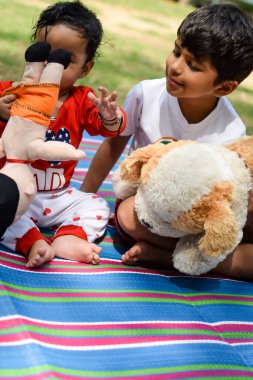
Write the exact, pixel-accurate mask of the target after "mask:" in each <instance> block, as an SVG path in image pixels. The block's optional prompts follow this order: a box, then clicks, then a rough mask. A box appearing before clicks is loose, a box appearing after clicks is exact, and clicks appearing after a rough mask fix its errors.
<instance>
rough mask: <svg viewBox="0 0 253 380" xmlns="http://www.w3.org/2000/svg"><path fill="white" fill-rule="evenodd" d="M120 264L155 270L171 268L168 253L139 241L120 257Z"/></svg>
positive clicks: (170, 257)
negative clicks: (145, 266) (150, 267)
mask: <svg viewBox="0 0 253 380" xmlns="http://www.w3.org/2000/svg"><path fill="white" fill-rule="evenodd" d="M122 262H123V264H126V265H145V264H147V265H149V266H151V265H152V266H153V267H156V268H161V267H163V269H170V268H171V267H172V256H171V253H170V252H169V251H166V250H164V249H162V248H159V247H156V246H153V245H151V244H149V243H146V242H144V241H139V242H137V243H135V245H134V246H133V247H131V248H130V249H129V250H128V251H126V252H125V253H124V254H123V255H122Z"/></svg>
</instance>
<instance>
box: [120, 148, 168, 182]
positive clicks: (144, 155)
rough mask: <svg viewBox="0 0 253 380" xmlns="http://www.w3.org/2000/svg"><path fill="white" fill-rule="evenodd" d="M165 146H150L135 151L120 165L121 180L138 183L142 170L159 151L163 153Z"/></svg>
mask: <svg viewBox="0 0 253 380" xmlns="http://www.w3.org/2000/svg"><path fill="white" fill-rule="evenodd" d="M164 149H165V146H164V145H163V144H158V143H156V144H150V145H147V146H145V147H143V148H139V149H137V150H135V151H133V152H132V153H131V154H130V156H129V157H127V158H126V159H125V160H124V161H123V162H122V163H121V165H120V171H121V178H122V179H123V180H125V181H130V182H135V181H138V179H139V178H140V175H141V169H142V166H143V165H144V164H146V163H147V162H148V161H149V159H150V158H151V157H154V156H155V155H157V153H158V152H159V151H161V152H162V151H163V150H164Z"/></svg>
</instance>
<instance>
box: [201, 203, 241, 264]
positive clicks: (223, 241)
mask: <svg viewBox="0 0 253 380" xmlns="http://www.w3.org/2000/svg"><path fill="white" fill-rule="evenodd" d="M204 230H205V234H204V236H203V237H202V238H201V239H200V241H199V248H200V250H201V251H202V252H204V254H205V255H206V256H209V257H217V256H219V255H220V254H222V253H224V252H225V251H227V250H229V249H232V248H233V247H234V245H235V243H236V237H237V233H238V228H237V225H236V222H235V218H234V215H233V212H232V210H231V208H230V203H229V202H228V201H227V200H221V201H216V202H214V203H213V205H212V208H211V210H210V212H209V214H208V217H207V219H206V221H205V223H204Z"/></svg>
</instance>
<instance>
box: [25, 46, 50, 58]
mask: <svg viewBox="0 0 253 380" xmlns="http://www.w3.org/2000/svg"><path fill="white" fill-rule="evenodd" d="M50 51H51V46H50V44H49V43H48V42H46V41H39V42H35V44H33V45H31V46H29V47H28V48H27V50H26V52H25V60H26V62H45V61H47V59H48V55H49V53H50Z"/></svg>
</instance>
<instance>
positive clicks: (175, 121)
mask: <svg viewBox="0 0 253 380" xmlns="http://www.w3.org/2000/svg"><path fill="white" fill-rule="evenodd" d="M123 108H124V110H125V111H126V113H127V127H126V129H125V131H124V132H123V133H122V135H123V136H129V135H133V139H132V143H131V148H130V151H132V150H135V149H137V148H140V147H143V146H146V145H148V144H151V143H154V142H156V141H157V140H159V139H161V138H166V137H173V138H175V139H177V140H197V141H202V142H208V143H212V144H216V145H222V144H225V143H227V142H230V141H233V140H235V139H237V138H239V137H241V136H242V135H244V134H245V132H246V127H245V125H244V124H243V122H242V120H241V118H240V117H239V116H238V114H237V113H236V111H235V110H234V108H233V107H232V105H231V103H230V102H229V100H228V99H227V98H226V97H221V98H220V99H219V101H218V103H217V106H216V108H215V109H214V110H213V111H212V112H211V113H210V114H209V115H208V116H207V117H206V118H205V119H204V120H202V121H201V122H200V123H196V124H189V123H188V122H187V120H186V119H185V117H184V116H183V114H182V112H181V109H180V107H179V104H178V100H177V98H176V97H173V96H171V95H170V94H169V93H168V92H167V90H166V80H165V78H162V79H152V80H144V81H142V82H140V83H139V84H137V85H136V86H134V87H133V88H132V89H131V90H130V91H129V93H128V95H127V97H126V100H125V103H124V105H123Z"/></svg>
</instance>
